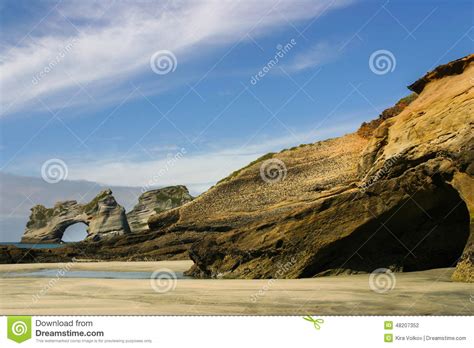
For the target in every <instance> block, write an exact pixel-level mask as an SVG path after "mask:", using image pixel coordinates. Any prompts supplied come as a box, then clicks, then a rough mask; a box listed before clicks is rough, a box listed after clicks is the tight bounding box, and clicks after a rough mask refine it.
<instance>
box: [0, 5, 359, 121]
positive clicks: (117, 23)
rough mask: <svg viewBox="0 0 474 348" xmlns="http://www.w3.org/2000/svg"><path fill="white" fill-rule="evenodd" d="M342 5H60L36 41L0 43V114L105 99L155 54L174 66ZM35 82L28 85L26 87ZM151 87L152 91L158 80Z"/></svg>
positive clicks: (144, 69) (143, 68)
mask: <svg viewBox="0 0 474 348" xmlns="http://www.w3.org/2000/svg"><path fill="white" fill-rule="evenodd" d="M349 2H350V1H349V0H337V1H334V0H319V1H314V0H313V1H309V0H302V1H299V2H298V4H295V3H294V2H290V1H280V2H277V1H238V2H234V1H233V2H230V1H222V0H215V1H211V0H209V1H177V2H172V3H168V4H165V5H164V6H162V5H160V4H161V3H157V2H103V1H101V2H89V1H87V2H83V3H77V2H74V3H66V4H61V5H60V6H58V8H57V9H55V10H53V11H51V13H50V14H49V16H48V17H47V18H45V19H44V21H43V22H42V23H41V25H40V29H41V30H39V33H40V34H39V35H38V36H34V37H33V35H34V34H32V35H31V36H30V37H27V38H26V39H25V40H24V42H22V45H19V46H8V45H7V44H5V43H4V42H2V43H1V47H2V51H1V52H0V56H1V57H2V59H1V61H2V63H1V65H0V86H1V90H2V93H1V98H2V104H3V105H4V106H5V109H6V113H7V112H12V111H17V110H19V109H20V110H21V109H23V108H27V107H28V106H31V103H33V102H34V103H37V100H36V99H37V98H41V99H43V98H49V99H48V105H50V106H51V105H55V103H54V100H55V98H56V100H61V101H62V102H65V100H64V99H66V98H65V95H68V96H72V95H73V93H75V92H76V91H77V90H78V85H83V86H84V85H85V86H87V87H86V88H87V90H88V91H92V93H93V94H94V97H96V98H97V99H101V98H102V97H104V99H107V100H109V99H110V95H107V92H110V91H111V89H113V88H116V86H117V85H118V84H120V83H121V82H122V83H123V82H125V81H127V80H128V79H129V78H131V77H133V76H137V75H139V74H142V73H146V72H148V73H149V74H153V73H152V72H151V70H150V67H149V59H150V57H151V56H152V54H153V53H154V52H155V51H157V50H162V49H166V50H170V51H172V52H174V54H175V55H176V56H177V57H178V61H179V63H180V64H181V65H182V64H184V63H185V62H187V61H192V60H193V59H197V58H199V57H202V56H205V54H206V52H207V51H208V50H209V49H211V48H213V47H215V46H218V45H225V44H231V43H234V42H238V41H239V40H241V39H245V40H246V39H247V38H246V37H245V36H246V34H247V33H248V32H249V31H251V32H252V36H254V37H256V36H258V35H263V34H265V33H267V32H268V31H269V30H270V29H271V30H275V29H278V28H279V27H281V28H283V27H285V26H287V25H288V23H286V22H282V20H281V18H280V16H276V15H274V14H275V13H279V14H284V15H285V17H286V18H287V19H288V20H289V21H291V22H297V21H300V20H305V19H310V18H313V17H315V16H317V15H319V14H321V13H323V12H324V13H326V12H327V9H328V8H329V9H334V8H338V7H341V6H345V5H347V4H348V3H349ZM160 6H162V7H161V8H160ZM85 19H86V20H85ZM38 20H39V19H38ZM58 28H61V30H58ZM53 63H54V64H53ZM301 64H303V65H304V64H305V62H304V61H303V62H300V65H301ZM303 65H302V66H303ZM46 71H47V73H44V72H46ZM42 72H43V74H42ZM40 75H41V76H40ZM38 76H40V78H38ZM35 77H36V80H38V81H37V82H38V83H36V84H34V83H32V81H33V80H34V79H35ZM157 81H158V82H157V83H158V84H159V83H160V81H161V82H162V81H164V80H159V79H157ZM163 88H164V87H163V86H159V87H157V89H158V90H162V89H163ZM68 92H69V94H67V93H68ZM114 97H115V98H118V99H119V98H121V97H123V95H120V94H119V93H117V94H116V95H114Z"/></svg>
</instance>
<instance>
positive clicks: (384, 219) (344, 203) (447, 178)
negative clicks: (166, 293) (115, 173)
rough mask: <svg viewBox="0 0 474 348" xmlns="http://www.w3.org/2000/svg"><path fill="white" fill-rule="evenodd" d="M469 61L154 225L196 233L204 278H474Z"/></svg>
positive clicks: (266, 161)
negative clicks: (442, 272) (438, 272)
mask: <svg viewBox="0 0 474 348" xmlns="http://www.w3.org/2000/svg"><path fill="white" fill-rule="evenodd" d="M473 60H474V56H473V55H471V56H468V57H466V58H463V59H460V60H457V61H454V62H451V63H449V64H446V65H444V66H441V67H439V68H437V69H436V70H434V71H433V72H430V73H428V74H427V75H426V76H425V77H423V78H422V79H420V80H419V81H417V82H416V83H415V84H414V85H413V86H412V89H413V90H414V91H415V92H417V93H418V94H419V95H418V97H417V98H415V97H410V98H409V103H404V105H403V107H401V108H399V109H397V112H394V113H389V114H390V117H386V115H385V116H384V115H381V119H380V120H378V121H377V122H376V123H375V124H373V125H374V126H373V129H371V128H370V127H369V129H368V130H367V129H364V131H359V132H357V133H355V134H350V135H346V136H344V137H341V138H337V139H331V140H327V141H323V142H318V143H315V144H311V145H307V146H302V147H298V148H294V149H290V150H286V151H282V152H280V153H278V154H269V155H267V156H265V157H264V158H262V159H260V160H257V161H256V162H254V163H251V164H250V165H249V166H247V167H245V168H243V169H242V170H240V171H237V172H236V173H233V174H232V175H231V176H230V177H228V178H226V179H225V180H223V181H221V182H220V183H219V184H217V185H216V186H215V187H213V188H212V189H210V190H209V191H208V192H206V193H205V194H203V195H201V196H200V197H198V198H197V199H196V200H194V201H193V202H191V203H189V204H187V205H186V206H184V207H182V208H178V209H174V210H171V211H168V212H165V213H162V214H158V215H156V216H153V217H151V218H150V220H149V225H150V228H151V229H153V230H157V231H162V232H163V233H165V232H166V233H176V232H178V231H186V232H188V233H189V232H191V231H194V232H200V237H199V238H198V239H197V241H195V242H194V243H193V244H192V246H191V249H190V251H189V255H190V257H191V258H192V260H193V261H194V262H195V265H194V266H193V268H192V269H191V270H190V271H189V274H191V275H193V276H196V277H227V278H272V277H286V278H297V277H313V276H318V275H325V274H339V273H354V272H371V271H373V270H374V269H376V268H380V267H385V268H390V269H393V270H405V271H410V270H424V269H430V268H436V267H449V266H456V265H457V270H456V272H455V274H454V279H456V280H463V281H473V274H474V269H473V243H474V241H473V239H474V237H473V230H472V216H473V210H472V209H473V208H472V207H473V204H472V201H473V200H472V192H473V190H472V187H473V186H472V185H473V174H474V173H473V164H472V163H473V161H472V160H473V146H474V144H473V140H472V134H473V123H474V116H473V115H474V110H473V107H474V92H473V88H474V86H473V82H472V81H473V80H474V64H473V63H472V62H473ZM366 128H367V127H366ZM288 263H291V267H289V268H288V267H287V268H286V270H285V272H281V270H280V269H279V267H278V265H286V264H288Z"/></svg>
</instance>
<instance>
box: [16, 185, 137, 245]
mask: <svg viewBox="0 0 474 348" xmlns="http://www.w3.org/2000/svg"><path fill="white" fill-rule="evenodd" d="M76 223H84V224H86V225H87V226H88V227H87V239H93V240H100V239H103V238H105V237H112V236H116V235H122V234H126V233H129V232H130V227H129V225H128V222H127V218H126V216H125V209H124V208H123V207H122V206H120V205H119V204H118V203H117V202H116V201H115V198H114V197H113V196H112V191H111V190H105V191H102V192H101V193H99V194H98V195H97V196H96V197H95V198H94V199H93V200H92V201H91V202H89V203H87V204H79V203H77V202H76V201H65V202H58V203H56V205H55V206H54V207H53V208H46V207H44V206H42V205H36V206H34V207H33V208H32V209H31V215H30V220H29V221H28V223H27V225H26V230H25V233H24V234H23V237H22V239H21V242H22V243H58V242H60V241H61V238H62V236H63V234H64V231H65V230H66V228H67V227H69V226H71V225H73V224H76Z"/></svg>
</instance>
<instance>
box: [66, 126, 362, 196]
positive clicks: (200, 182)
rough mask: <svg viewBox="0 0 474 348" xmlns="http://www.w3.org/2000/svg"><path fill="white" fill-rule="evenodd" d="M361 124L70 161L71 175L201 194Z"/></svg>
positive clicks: (119, 183) (352, 129) (95, 180)
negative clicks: (198, 149) (159, 153)
mask: <svg viewBox="0 0 474 348" xmlns="http://www.w3.org/2000/svg"><path fill="white" fill-rule="evenodd" d="M359 124H360V121H354V122H345V123H344V124H343V125H341V126H338V127H332V128H324V129H319V130H315V131H306V132H299V133H293V134H288V135H285V136H277V137H275V138H272V139H270V140H267V141H258V142H255V143H252V144H248V145H244V146H235V147H228V148H222V149H221V150H216V151H211V152H207V153H188V152H187V150H188V149H185V150H184V151H181V149H180V150H178V151H176V152H175V153H176V154H178V153H180V152H182V153H184V155H182V156H181V155H178V156H168V157H165V158H163V159H159V160H148V161H144V160H134V159H124V160H116V159H114V158H117V156H110V157H109V158H108V159H105V160H100V161H95V162H94V161H87V162H75V163H68V166H69V176H68V178H69V179H71V180H88V181H94V182H98V183H100V184H107V185H120V186H140V187H145V188H146V189H149V188H150V187H151V186H168V185H178V184H181V185H186V186H188V187H189V189H190V191H191V192H192V193H193V194H199V193H201V192H204V191H205V190H207V189H208V188H209V187H211V186H212V185H214V184H215V183H216V182H217V181H219V180H221V179H223V178H224V177H226V176H227V175H229V174H230V173H232V172H233V171H235V170H237V169H239V168H242V167H243V166H245V165H247V164H248V163H250V162H252V161H253V160H255V159H256V158H258V157H260V156H262V155H264V154H265V153H268V152H272V151H276V152H278V151H281V150H282V149H283V148H288V147H291V146H294V145H299V144H302V143H312V142H314V141H316V140H323V139H327V138H330V137H334V136H340V135H341V134H344V133H349V132H352V131H354V129H356V128H357V127H358V126H359ZM257 140H258V139H256V141H257ZM175 158H177V159H176V160H175Z"/></svg>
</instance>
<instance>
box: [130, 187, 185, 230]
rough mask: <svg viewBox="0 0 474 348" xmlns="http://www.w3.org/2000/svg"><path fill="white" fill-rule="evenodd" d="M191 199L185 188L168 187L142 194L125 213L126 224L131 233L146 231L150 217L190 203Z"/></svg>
mask: <svg viewBox="0 0 474 348" xmlns="http://www.w3.org/2000/svg"><path fill="white" fill-rule="evenodd" d="M192 200H193V197H192V196H191V195H190V194H189V191H188V189H187V188H186V186H181V185H178V186H169V187H164V188H160V189H156V190H151V191H147V192H144V193H143V194H142V195H141V196H140V197H139V198H138V204H137V205H135V207H133V209H132V210H131V211H130V212H128V213H127V219H128V223H129V224H130V228H131V229H132V231H133V232H144V231H146V230H148V219H149V218H150V216H152V215H154V214H156V213H161V212H164V211H166V210H169V209H173V208H177V207H179V206H181V205H183V204H185V203H188V202H191V201H192Z"/></svg>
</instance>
